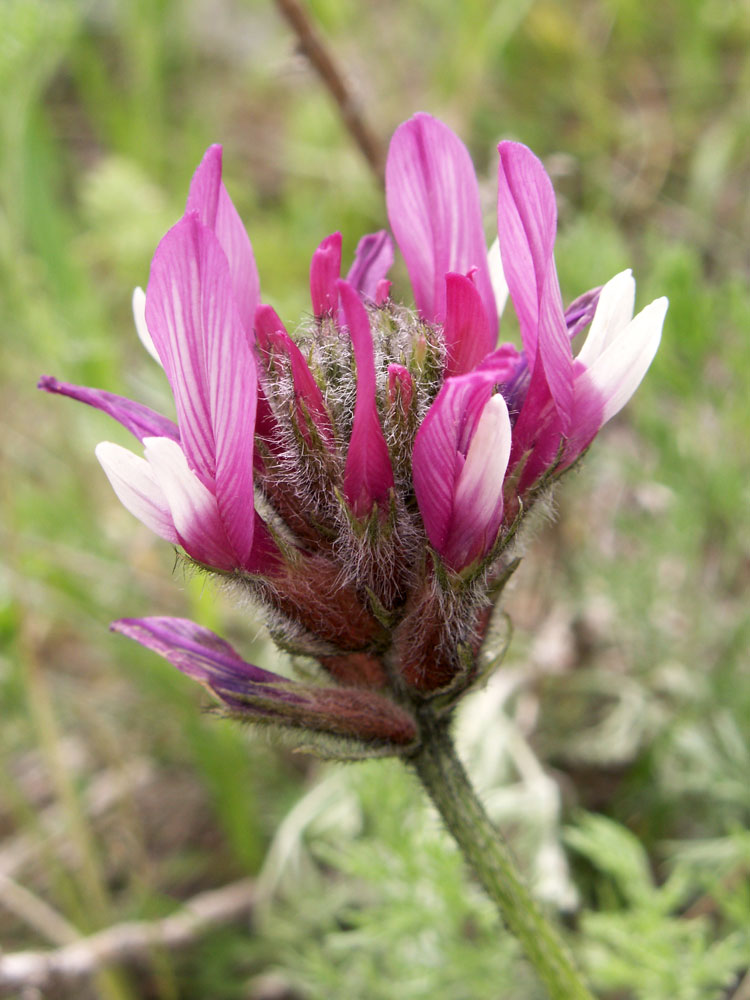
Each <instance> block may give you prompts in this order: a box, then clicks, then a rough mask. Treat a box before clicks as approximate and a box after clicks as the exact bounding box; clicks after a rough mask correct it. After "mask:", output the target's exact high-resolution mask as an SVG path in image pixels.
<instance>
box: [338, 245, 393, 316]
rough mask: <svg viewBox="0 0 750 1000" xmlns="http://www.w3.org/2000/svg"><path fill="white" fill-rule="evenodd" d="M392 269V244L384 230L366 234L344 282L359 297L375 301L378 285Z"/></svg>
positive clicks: (358, 246)
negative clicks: (351, 287)
mask: <svg viewBox="0 0 750 1000" xmlns="http://www.w3.org/2000/svg"><path fill="white" fill-rule="evenodd" d="M392 267H393V243H392V242H391V238H390V236H389V235H388V233H387V232H386V231H385V229H381V230H380V232H377V233H368V235H367V236H363V237H362V239H361V240H360V241H359V243H358V244H357V249H356V251H355V254H354V263H353V264H352V266H351V267H350V268H349V273H348V274H347V276H346V280H347V281H348V282H349V284H350V285H352V286H353V287H354V288H355V289H356V290H357V291H358V292H359V294H360V295H363V296H365V298H368V299H373V300H374V299H375V296H376V295H377V291H378V285H379V284H380V282H381V281H383V279H384V278H385V276H386V275H387V274H388V272H389V271H390V269H391V268H392Z"/></svg>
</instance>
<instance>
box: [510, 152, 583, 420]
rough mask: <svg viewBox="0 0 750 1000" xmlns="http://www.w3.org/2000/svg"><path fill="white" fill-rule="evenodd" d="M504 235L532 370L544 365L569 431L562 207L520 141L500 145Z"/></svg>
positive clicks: (569, 357) (570, 379) (569, 369)
mask: <svg viewBox="0 0 750 1000" xmlns="http://www.w3.org/2000/svg"><path fill="white" fill-rule="evenodd" d="M498 152H499V153H500V166H499V171H498V205H497V212H498V234H499V239H500V251H501V254H502V260H503V270H504V273H505V277H506V280H507V282H508V288H509V289H510V295H511V298H512V300H513V305H514V307H515V310H516V313H517V314H518V318H519V322H520V324H521V336H522V339H523V346H524V350H525V352H526V357H527V360H528V364H529V369H530V371H531V372H532V373H533V372H534V369H535V367H536V366H537V365H542V366H543V368H544V374H545V379H546V381H547V384H548V385H549V389H550V393H551V395H552V398H553V400H554V403H555V406H556V407H557V410H558V413H559V415H560V421H561V425H562V427H563V430H564V429H565V428H566V427H567V425H568V424H569V422H570V415H571V410H572V406H573V363H572V353H571V350H570V339H569V335H568V331H567V324H566V322H565V317H564V314H563V307H562V297H561V295H560V287H559V284H558V281H557V270H556V268H555V261H554V255H553V252H554V245H555V234H556V230H557V208H556V205H555V193H554V190H553V188H552V183H551V181H550V179H549V177H548V176H547V173H546V171H545V169H544V167H543V166H542V164H541V162H540V161H539V160H538V159H537V157H536V156H534V154H533V153H532V152H531V150H529V149H527V147H526V146H523V145H521V144H520V143H516V142H501V143H500V145H499V146H498Z"/></svg>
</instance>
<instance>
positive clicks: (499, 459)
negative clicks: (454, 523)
mask: <svg viewBox="0 0 750 1000" xmlns="http://www.w3.org/2000/svg"><path fill="white" fill-rule="evenodd" d="M510 444H511V428H510V418H509V416H508V407H507V405H506V403H505V400H504V399H503V397H502V396H501V395H500V393H496V394H495V395H494V396H491V397H490V399H488V400H487V402H486V403H485V405H484V409H483V410H482V414H481V416H480V418H479V421H478V423H477V429H476V431H475V432H474V437H473V438H472V439H471V444H470V445H469V450H468V451H467V452H466V460H465V462H464V467H463V469H462V470H461V475H460V476H459V480H458V484H457V487H456V498H455V501H454V510H456V511H458V510H461V511H465V512H466V514H467V515H468V514H469V512H470V511H471V516H473V517H474V518H475V519H476V520H477V521H478V522H484V521H486V520H488V519H490V518H492V516H493V513H494V512H495V511H496V510H497V507H498V503H500V510H501V511H502V496H503V479H504V478H505V471H506V469H507V468H508V459H509V458H510Z"/></svg>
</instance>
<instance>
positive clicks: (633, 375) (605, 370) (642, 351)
mask: <svg viewBox="0 0 750 1000" xmlns="http://www.w3.org/2000/svg"><path fill="white" fill-rule="evenodd" d="M668 305H669V302H668V300H667V299H666V298H660V299H656V300H655V301H653V302H652V303H651V304H650V305H648V306H646V308H645V309H643V310H641V312H639V313H638V315H637V316H636V317H635V319H633V320H631V322H630V323H628V325H627V326H626V327H625V329H624V330H622V331H621V332H620V334H619V335H618V336H617V337H616V338H615V339H614V341H612V342H611V343H610V344H609V346H608V347H606V348H605V350H604V351H602V353H601V354H599V356H598V357H597V358H595V360H594V362H593V364H591V366H590V367H589V368H588V371H587V373H586V374H587V376H588V378H589V379H590V381H591V384H592V385H593V386H594V387H595V388H596V390H597V392H599V393H600V395H601V398H602V401H603V412H602V424H605V423H606V422H607V421H608V420H610V419H611V418H612V417H613V416H614V415H615V414H616V413H618V412H619V411H620V410H621V409H622V408H623V406H624V405H625V404H626V403H627V401H628V400H629V399H630V397H631V396H632V395H633V393H634V392H635V390H636V389H637V388H638V386H639V385H640V384H641V380H642V379H643V376H644V375H645V374H646V372H647V371H648V369H649V366H650V364H651V362H652V361H653V360H654V355H655V354H656V351H657V349H658V347H659V342H660V340H661V331H662V326H663V325H664V317H665V315H666V312H667V306H668Z"/></svg>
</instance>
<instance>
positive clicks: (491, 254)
mask: <svg viewBox="0 0 750 1000" xmlns="http://www.w3.org/2000/svg"><path fill="white" fill-rule="evenodd" d="M487 264H488V265H489V269H490V284H491V285H492V291H493V293H494V296H495V303H496V305H497V315H498V317H500V316H502V314H503V313H504V312H505V305H506V303H507V301H508V282H507V281H506V280H505V272H504V271H503V258H502V256H501V254H500V240H499V238H498V237H497V236H496V237H495V240H494V242H493V244H492V246H491V247H490V249H489V251H488V253H487Z"/></svg>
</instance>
